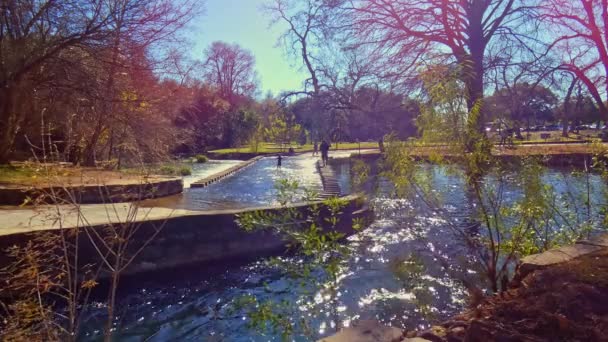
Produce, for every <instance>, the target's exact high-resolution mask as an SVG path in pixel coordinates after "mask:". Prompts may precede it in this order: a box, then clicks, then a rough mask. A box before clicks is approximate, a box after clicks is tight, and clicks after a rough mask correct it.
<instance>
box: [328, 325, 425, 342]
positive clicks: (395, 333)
mask: <svg viewBox="0 0 608 342" xmlns="http://www.w3.org/2000/svg"><path fill="white" fill-rule="evenodd" d="M402 340H403V330H401V329H398V328H394V327H389V326H385V325H382V324H381V323H380V322H377V321H359V322H357V323H356V324H355V325H353V326H352V327H348V328H344V329H342V330H340V332H338V333H336V334H334V335H332V336H329V337H325V338H322V339H320V340H319V342H377V341H383V342H400V341H402ZM407 340H411V339H407ZM414 341H416V342H422V341H426V340H414Z"/></svg>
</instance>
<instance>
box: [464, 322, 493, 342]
mask: <svg viewBox="0 0 608 342" xmlns="http://www.w3.org/2000/svg"><path fill="white" fill-rule="evenodd" d="M465 341H470V342H486V341H494V336H493V334H492V332H491V331H490V329H489V328H488V327H486V326H485V325H484V324H483V323H481V322H479V321H477V320H473V321H471V324H470V325H469V329H468V330H467V333H466V336H465Z"/></svg>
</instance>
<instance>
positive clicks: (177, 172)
mask: <svg viewBox="0 0 608 342" xmlns="http://www.w3.org/2000/svg"><path fill="white" fill-rule="evenodd" d="M154 172H155V173H158V174H161V175H165V176H189V175H191V174H192V168H191V167H190V166H186V165H181V166H180V165H171V164H168V165H161V166H160V167H158V169H156V170H154Z"/></svg>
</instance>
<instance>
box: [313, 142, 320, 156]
mask: <svg viewBox="0 0 608 342" xmlns="http://www.w3.org/2000/svg"><path fill="white" fill-rule="evenodd" d="M318 154H319V144H317V142H316V141H315V143H314V144H313V146H312V156H313V157H314V156H316V155H318Z"/></svg>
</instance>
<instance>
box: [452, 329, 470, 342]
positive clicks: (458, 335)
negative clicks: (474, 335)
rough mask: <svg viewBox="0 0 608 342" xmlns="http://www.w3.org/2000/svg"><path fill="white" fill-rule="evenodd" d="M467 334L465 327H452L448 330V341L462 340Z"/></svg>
mask: <svg viewBox="0 0 608 342" xmlns="http://www.w3.org/2000/svg"><path fill="white" fill-rule="evenodd" d="M466 334H467V329H466V328H465V327H454V328H451V329H450V330H449V331H448V341H449V342H452V341H464V338H465V336H466Z"/></svg>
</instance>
